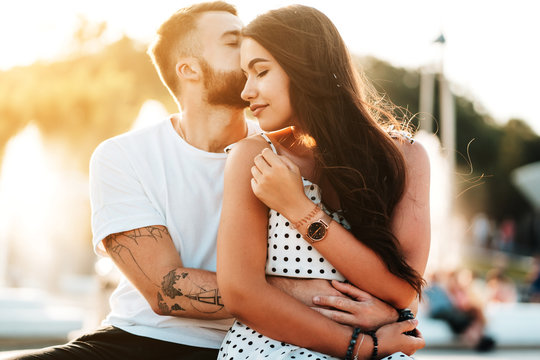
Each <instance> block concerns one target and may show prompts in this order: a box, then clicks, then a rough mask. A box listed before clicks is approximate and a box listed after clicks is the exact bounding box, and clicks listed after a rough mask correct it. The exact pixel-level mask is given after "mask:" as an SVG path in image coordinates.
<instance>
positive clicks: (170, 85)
mask: <svg viewBox="0 0 540 360" xmlns="http://www.w3.org/2000/svg"><path fill="white" fill-rule="evenodd" d="M209 11H225V12H229V13H231V14H233V15H235V16H236V15H237V12H236V8H235V7H234V6H233V5H231V4H228V3H226V2H223V1H214V2H204V3H200V4H194V5H191V6H188V7H185V8H182V9H180V10H178V11H177V12H175V13H174V14H173V15H172V16H171V17H170V18H169V19H168V20H167V21H165V22H164V23H163V24H162V25H161V26H160V27H159V29H158V31H157V36H156V39H155V40H154V42H153V43H152V44H151V45H150V47H149V48H148V54H149V55H150V58H151V59H152V62H153V63H154V66H155V67H156V69H157V72H158V74H159V77H160V78H161V81H162V82H163V84H164V85H165V86H166V87H167V89H169V92H170V93H171V94H172V96H173V97H174V98H175V99H176V98H178V96H179V95H180V86H179V82H178V77H177V76H176V69H175V66H176V62H177V61H178V58H180V57H182V56H198V55H199V54H200V44H199V43H198V39H197V37H196V36H195V30H196V29H197V20H198V19H199V17H200V16H201V15H202V14H203V13H205V12H209Z"/></svg>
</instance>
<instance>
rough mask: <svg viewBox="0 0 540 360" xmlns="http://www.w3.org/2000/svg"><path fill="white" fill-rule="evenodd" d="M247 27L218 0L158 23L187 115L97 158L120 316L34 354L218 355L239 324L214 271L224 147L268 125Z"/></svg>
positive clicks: (155, 49)
mask: <svg viewBox="0 0 540 360" xmlns="http://www.w3.org/2000/svg"><path fill="white" fill-rule="evenodd" d="M241 28H242V23H241V22H240V20H239V19H238V17H237V16H236V10H235V8H234V7H232V6H231V5H229V4H226V3H223V2H213V3H202V4H197V5H193V6H190V7H187V8H184V9H181V10H179V11H178V12H176V13H175V14H173V15H172V16H171V18H169V19H168V20H167V21H166V22H165V23H164V24H163V25H162V26H161V27H160V29H159V30H158V36H157V39H156V41H155V42H154V43H153V45H152V46H151V48H150V50H149V53H150V56H151V57H152V60H153V62H154V64H155V66H156V68H157V70H158V73H159V75H160V77H161V79H162V81H163V83H164V84H165V85H166V86H167V88H168V89H169V91H170V93H171V95H172V96H173V97H174V98H175V100H176V101H177V103H178V105H179V108H180V110H181V116H180V115H173V116H171V117H170V118H169V119H166V121H163V122H160V123H159V124H156V125H154V126H151V127H148V128H145V129H140V130H137V131H133V132H129V133H126V134H123V135H120V136H118V137H115V138H112V139H109V140H107V141H105V142H104V143H102V144H101V145H100V146H99V147H98V148H97V149H96V151H95V153H94V154H93V156H92V160H91V165H90V189H91V202H92V229H93V233H94V238H93V243H94V247H95V250H96V251H97V252H98V253H100V254H102V255H108V256H110V257H111V259H112V260H113V261H114V263H115V264H116V265H117V267H118V268H119V269H120V270H121V272H122V274H123V275H124V277H123V278H122V280H121V281H120V284H119V286H118V288H117V289H116V290H115V291H114V293H113V294H112V296H111V299H110V304H111V313H110V314H109V315H108V317H107V318H106V320H105V321H104V326H105V327H104V328H102V329H100V330H98V331H96V332H94V333H91V334H88V335H85V336H83V337H81V338H79V339H76V340H75V341H73V342H71V343H69V344H66V345H64V346H59V347H54V348H49V349H44V350H42V351H40V352H39V353H34V354H32V355H29V356H28V357H26V358H32V359H37V358H47V359H50V358H55V359H56V358H57V359H62V358H66V359H67V358H69V359H85V358H92V359H95V358H103V359H116V358H117V359H151V358H157V357H159V358H160V359H167V358H175V359H215V358H216V356H217V352H218V350H217V349H219V346H220V344H221V341H222V339H223V337H224V335H225V332H226V330H227V329H228V328H229V327H230V325H231V324H232V319H231V315H230V314H229V313H228V312H227V309H225V308H224V306H223V304H222V302H221V298H220V294H219V291H218V287H217V282H216V275H215V270H216V236H217V229H218V223H219V218H220V211H221V200H222V191H223V169H224V165H225V160H226V154H225V153H224V148H225V147H226V146H227V145H230V144H232V143H235V142H237V141H239V140H241V139H242V138H244V137H245V136H247V135H250V134H253V133H256V132H258V131H259V129H258V127H257V126H256V125H255V124H254V123H252V122H247V121H246V120H245V118H244V112H243V111H244V108H245V106H246V104H245V103H244V102H243V101H242V100H241V98H240V92H241V90H242V88H243V86H244V82H245V78H244V76H243V74H242V73H241V71H240V68H239V64H240V59H239V56H240V52H239V45H240V44H239V42H240V31H241ZM269 281H271V283H272V284H274V285H275V286H278V287H279V288H281V289H282V290H284V291H286V292H288V293H289V294H291V295H293V296H295V297H297V298H299V299H301V300H302V301H304V302H305V303H307V304H310V305H312V303H311V298H312V297H313V295H315V294H327V295H338V294H339V293H338V292H337V291H336V290H333V289H332V288H331V287H330V286H329V285H328V283H327V282H326V281H324V280H312V281H301V280H291V279H282V278H271V279H269ZM322 299H323V300H321V303H323V304H329V305H331V304H332V301H333V299H334V300H335V298H333V297H322ZM370 302H373V300H368V301H367V303H370ZM348 304H349V306H352V305H351V304H352V301H349V302H348ZM357 308H358V307H357ZM377 309H382V310H381V311H380V313H381V314H382V315H381V316H380V317H384V316H386V318H390V319H392V318H397V314H396V313H395V311H392V309H390V310H388V306H383V305H381V304H379V305H378V307H377ZM320 311H327V310H324V309H322V310H320ZM385 311H386V312H385ZM350 315H354V314H350ZM353 317H354V316H353ZM377 321H380V319H379V320H377ZM389 321H391V320H389ZM23 358H24V357H22V358H21V359H23Z"/></svg>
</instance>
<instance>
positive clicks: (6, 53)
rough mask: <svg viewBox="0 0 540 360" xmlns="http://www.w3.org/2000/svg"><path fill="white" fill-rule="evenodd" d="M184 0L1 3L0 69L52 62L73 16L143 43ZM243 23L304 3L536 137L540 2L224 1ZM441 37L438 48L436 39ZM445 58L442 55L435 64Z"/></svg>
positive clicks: (356, 43)
mask: <svg viewBox="0 0 540 360" xmlns="http://www.w3.org/2000/svg"><path fill="white" fill-rule="evenodd" d="M195 1H196V0H195ZM193 2H194V1H193V0H190V1H186V0H176V1H172V0H158V1H127V0H115V1H110V0H93V1H86V0H85V1H83V0H48V1H38V0H18V1H2V2H0V70H6V69H9V68H10V67H12V66H17V65H29V64H31V63H33V62H35V61H36V60H52V59H55V58H57V57H59V56H62V55H65V54H67V53H68V52H69V49H70V48H69V46H70V44H71V42H70V41H71V37H72V34H73V31H74V29H75V28H76V26H77V24H78V21H79V16H80V15H83V16H84V17H86V18H87V19H88V20H90V21H93V22H101V21H106V22H107V23H108V30H107V33H106V36H107V38H108V39H110V40H111V41H113V40H115V39H117V38H119V37H120V36H121V35H122V34H126V35H128V36H129V37H132V38H135V39H138V40H140V41H142V42H149V41H150V40H151V39H152V37H153V35H154V33H155V30H156V29H157V27H158V26H159V25H160V24H161V23H162V22H163V21H164V20H166V19H167V17H168V16H169V15H170V14H172V13H173V12H174V11H176V10H177V9H179V8H181V7H183V6H186V5H190V4H192V3H193ZM230 2H231V3H232V4H234V5H236V7H237V9H238V11H239V15H240V17H241V18H242V20H243V21H244V22H245V23H248V22H249V21H250V20H252V19H253V18H254V17H255V16H256V15H257V14H260V13H263V12H265V11H267V10H270V9H273V8H277V7H281V6H285V5H289V4H291V3H300V4H305V5H310V6H313V7H316V8H317V9H319V10H321V11H322V12H324V13H325V14H326V15H327V16H328V17H329V18H330V19H331V20H332V21H333V22H334V23H335V25H336V26H337V28H338V30H339V31H340V33H341V34H342V36H343V38H344V40H345V42H346V43H347V45H348V46H349V49H350V50H351V52H352V53H354V54H357V55H373V56H376V57H378V58H380V59H382V60H385V61H388V62H390V63H391V64H393V65H394V66H401V67H406V68H410V69H419V68H427V67H429V66H433V64H437V63H440V62H442V63H443V64H444V65H443V68H444V73H445V75H446V76H447V78H448V79H449V80H450V81H451V83H452V89H453V91H454V92H455V93H457V94H459V95H465V96H467V97H469V98H470V99H471V100H474V101H475V102H476V103H477V104H478V106H479V109H481V110H483V111H485V112H487V113H488V114H490V115H491V116H492V117H493V118H494V119H495V120H496V121H497V122H499V123H501V124H502V123H504V122H506V121H507V120H509V119H510V118H520V119H523V120H524V121H526V122H527V123H528V124H529V125H530V126H531V127H532V128H533V129H534V130H535V131H536V132H537V133H538V134H540V112H539V111H538V110H537V108H536V107H537V106H536V98H537V96H538V95H540V91H538V90H537V89H538V87H539V86H540V41H539V39H538V38H539V36H540V22H539V21H537V15H538V14H539V13H540V12H539V11H538V10H539V9H540V3H538V2H537V1H533V0H513V1H510V0H508V1H501V0H453V1H450V0H446V1H442V0H407V1H402V0H378V1H376V0H370V1H365V0H358V1H346V0H332V1H329V0H310V1H308V0H306V1H301V0H299V1H292V2H291V1H279V0H265V1H255V0H251V1H234V0H231V1H230ZM441 32H442V33H443V34H444V36H445V38H446V43H445V45H444V46H441V45H439V44H436V43H434V42H433V41H434V40H435V39H436V38H437V37H438V36H439V35H440V34H441ZM441 59H442V60H441Z"/></svg>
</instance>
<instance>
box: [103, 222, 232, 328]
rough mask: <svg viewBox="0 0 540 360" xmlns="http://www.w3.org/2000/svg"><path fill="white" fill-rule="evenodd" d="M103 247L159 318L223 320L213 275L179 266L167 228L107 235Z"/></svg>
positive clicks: (150, 228)
mask: <svg viewBox="0 0 540 360" xmlns="http://www.w3.org/2000/svg"><path fill="white" fill-rule="evenodd" d="M103 245H104V246H105V249H106V251H107V253H108V254H109V256H110V257H111V259H112V260H113V261H114V263H115V264H116V266H118V268H119V269H120V271H122V273H123V274H124V275H125V276H126V277H127V278H128V279H129V281H131V283H132V284H133V285H134V286H135V287H136V288H137V289H138V290H139V291H140V292H141V294H142V295H143V296H144V297H145V298H146V300H147V301H148V303H149V304H150V306H151V307H152V310H154V312H156V313H157V314H159V315H171V316H180V317H186V318H197V319H225V318H230V317H231V315H230V314H229V313H228V312H227V310H226V309H225V307H224V306H223V303H222V302H221V296H220V294H219V291H218V288H217V281H216V274H215V273H214V272H211V271H206V270H201V269H191V268H185V267H183V264H182V260H181V258H180V255H179V254H178V252H177V250H176V248H175V247H174V244H173V241H172V239H171V236H170V234H169V232H168V231H167V228H166V227H164V226H147V227H143V228H139V229H134V230H130V231H125V232H122V233H117V234H111V235H109V236H107V237H106V238H105V239H103Z"/></svg>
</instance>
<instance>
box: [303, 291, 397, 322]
mask: <svg viewBox="0 0 540 360" xmlns="http://www.w3.org/2000/svg"><path fill="white" fill-rule="evenodd" d="M332 286H333V287H334V288H335V289H336V290H338V291H339V292H340V293H341V294H344V295H347V296H348V297H343V296H339V297H338V296H328V295H326V296H316V297H315V298H313V303H314V304H315V305H318V306H322V307H317V308H314V310H316V311H318V312H319V313H321V314H323V315H324V316H326V317H328V318H330V319H332V320H334V321H336V322H338V323H341V324H345V325H350V326H355V327H356V326H358V327H360V328H361V329H362V330H376V329H378V328H380V327H381V326H383V325H386V324H391V323H394V322H396V321H397V319H398V313H397V311H396V310H395V309H394V308H393V307H392V306H390V305H388V304H387V303H385V302H383V301H381V300H379V299H378V298H376V297H374V296H372V295H370V294H368V293H367V292H365V291H362V290H360V289H358V288H357V287H355V286H354V285H351V284H347V283H342V282H339V281H336V280H332Z"/></svg>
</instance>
